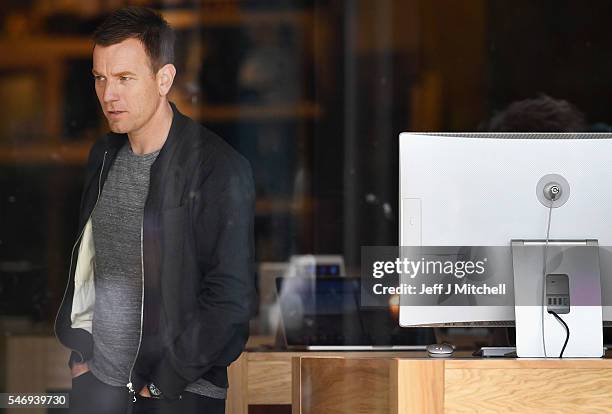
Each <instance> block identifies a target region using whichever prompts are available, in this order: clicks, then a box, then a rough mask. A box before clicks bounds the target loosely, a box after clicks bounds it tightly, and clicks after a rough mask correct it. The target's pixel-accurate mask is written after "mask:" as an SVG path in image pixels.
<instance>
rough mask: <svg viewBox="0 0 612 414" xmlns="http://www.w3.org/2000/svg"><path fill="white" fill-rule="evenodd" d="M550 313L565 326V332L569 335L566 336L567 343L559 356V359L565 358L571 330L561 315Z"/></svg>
mask: <svg viewBox="0 0 612 414" xmlns="http://www.w3.org/2000/svg"><path fill="white" fill-rule="evenodd" d="M548 313H550V314H552V315H553V316H554V317H555V318H557V320H558V321H559V322H561V323H562V324H563V326H565V332H567V335H566V336H565V343H564V344H563V348H561V354H559V358H563V352H564V351H565V347H566V346H567V341H569V337H570V330H569V327H568V326H567V324H566V323H565V321H564V320H563V319H561V317H560V316H559V315H557V312H554V311H551V310H549V311H548Z"/></svg>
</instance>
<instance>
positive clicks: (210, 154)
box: [55, 104, 256, 399]
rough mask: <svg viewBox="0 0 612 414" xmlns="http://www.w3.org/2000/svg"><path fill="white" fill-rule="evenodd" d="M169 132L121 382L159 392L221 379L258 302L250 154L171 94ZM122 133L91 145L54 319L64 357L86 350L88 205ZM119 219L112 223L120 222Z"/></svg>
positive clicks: (152, 197)
mask: <svg viewBox="0 0 612 414" xmlns="http://www.w3.org/2000/svg"><path fill="white" fill-rule="evenodd" d="M171 106H172V110H173V119H172V126H171V128H170V132H169V134H168V137H167V139H166V142H165V143H164V145H163V147H162V149H161V151H160V152H159V155H158V156H157V159H156V160H155V162H154V163H153V165H152V166H151V172H150V182H149V192H148V195H147V198H146V202H145V206H144V215H143V223H142V227H141V241H142V243H141V246H142V280H143V284H142V287H143V288H142V289H143V301H142V308H141V329H140V341H139V346H138V352H137V355H136V357H135V360H134V361H133V364H132V367H131V369H130V379H129V383H127V384H126V386H127V387H128V388H129V389H130V391H131V392H133V393H138V392H139V391H140V390H141V389H142V387H143V386H144V385H145V384H146V383H148V382H153V383H154V384H155V385H156V386H157V387H158V388H159V389H160V390H161V391H162V392H163V394H164V396H165V397H166V398H170V399H175V398H178V397H179V396H180V394H181V393H182V392H183V390H184V389H185V387H186V386H187V385H188V384H190V383H192V382H193V381H195V380H197V379H198V378H204V379H206V380H208V381H210V382H212V383H213V384H215V385H217V386H220V387H227V386H228V383H227V366H228V365H229V364H230V363H231V362H232V361H234V360H235V359H236V358H237V357H238V356H239V355H240V353H241V352H242V350H243V348H244V345H245V343H246V341H247V339H248V335H249V330H248V324H249V319H250V317H251V315H252V314H253V310H254V308H255V303H256V293H255V281H254V268H253V266H254V245H253V244H254V243H253V220H254V219H253V216H254V206H255V194H254V186H253V178H252V173H251V168H250V165H249V163H248V162H247V161H246V160H245V159H244V158H243V157H241V156H240V155H239V154H238V153H237V152H236V151H234V150H233V149H232V148H231V147H230V146H229V145H228V144H227V143H226V142H224V141H223V140H222V139H221V138H219V137H218V136H217V135H215V134H214V133H212V132H211V131H209V130H207V129H206V128H204V127H203V126H201V125H199V124H198V123H196V122H194V121H193V120H191V119H190V118H188V117H186V116H184V115H182V114H181V113H180V112H179V111H178V110H177V109H176V106H175V105H174V104H171ZM126 140H127V135H126V134H115V133H110V134H108V135H106V136H104V137H103V138H101V139H100V140H98V141H97V142H96V143H95V145H94V146H93V148H92V149H91V152H90V154H89V159H88V161H87V167H86V174H85V185H84V190H83V195H82V198H81V204H80V214H79V227H78V228H79V232H78V237H77V240H76V242H75V244H74V246H73V248H72V254H71V258H70V268H69V272H68V282H67V286H66V290H65V292H64V297H63V299H62V302H61V305H60V308H59V310H58V313H57V316H56V319H55V334H56V336H57V338H58V340H59V341H60V342H61V343H62V344H63V345H64V346H66V347H67V348H70V349H71V350H72V352H71V356H70V361H69V365H70V366H71V365H72V363H73V362H82V361H87V360H89V359H90V358H91V357H92V353H93V339H92V335H91V326H92V320H93V311H94V306H93V305H94V301H95V288H94V276H93V266H94V260H95V251H94V246H93V236H92V228H91V220H90V218H91V214H92V211H93V209H94V208H95V206H96V203H97V200H98V198H99V196H100V194H101V192H102V187H103V186H104V182H105V180H106V177H107V176H108V172H109V169H110V167H111V166H112V164H113V162H114V160H115V157H116V155H117V152H118V150H119V149H120V148H121V146H122V145H123V144H125V142H126ZM119 230H120V229H118V231H119Z"/></svg>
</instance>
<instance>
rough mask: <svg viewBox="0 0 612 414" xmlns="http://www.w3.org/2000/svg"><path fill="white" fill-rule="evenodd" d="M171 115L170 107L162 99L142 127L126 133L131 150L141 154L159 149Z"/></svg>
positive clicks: (168, 126) (165, 135)
mask: <svg viewBox="0 0 612 414" xmlns="http://www.w3.org/2000/svg"><path fill="white" fill-rule="evenodd" d="M172 117H173V112H172V107H171V106H170V103H169V102H168V101H164V102H163V103H162V104H161V105H159V107H158V108H157V110H156V111H155V113H154V114H153V116H152V117H151V120H150V121H149V122H148V123H147V124H146V125H145V126H144V127H142V128H141V129H139V130H138V131H132V132H130V133H128V139H129V141H130V146H131V147H132V152H133V153H134V154H138V155H142V154H149V153H151V152H155V151H157V150H159V149H161V147H163V146H164V143H165V142H166V138H168V132H170V127H171V126H172Z"/></svg>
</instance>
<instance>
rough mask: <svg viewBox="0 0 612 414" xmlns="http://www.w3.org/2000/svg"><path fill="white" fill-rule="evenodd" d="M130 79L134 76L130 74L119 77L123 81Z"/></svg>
mask: <svg viewBox="0 0 612 414" xmlns="http://www.w3.org/2000/svg"><path fill="white" fill-rule="evenodd" d="M130 79H132V78H130V77H129V76H121V77H119V80H120V81H122V82H123V81H127V80H130Z"/></svg>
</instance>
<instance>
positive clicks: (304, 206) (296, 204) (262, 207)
mask: <svg viewBox="0 0 612 414" xmlns="http://www.w3.org/2000/svg"><path fill="white" fill-rule="evenodd" d="M312 210H313V202H312V201H311V200H304V201H301V202H300V201H293V200H286V199H271V198H262V199H258V200H257V201H256V202H255V212H256V213H257V215H273V214H285V213H295V214H307V213H310V212H312Z"/></svg>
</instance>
